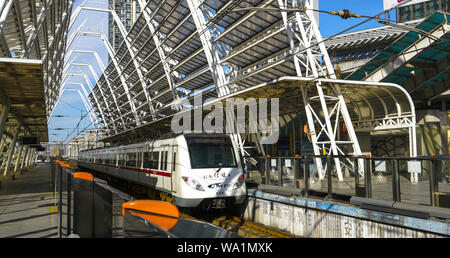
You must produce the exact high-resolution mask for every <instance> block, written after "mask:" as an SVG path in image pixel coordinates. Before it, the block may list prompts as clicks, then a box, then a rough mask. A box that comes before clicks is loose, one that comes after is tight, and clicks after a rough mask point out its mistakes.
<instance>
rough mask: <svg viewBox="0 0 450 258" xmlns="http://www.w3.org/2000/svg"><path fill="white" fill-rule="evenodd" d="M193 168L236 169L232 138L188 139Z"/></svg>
mask: <svg viewBox="0 0 450 258" xmlns="http://www.w3.org/2000/svg"><path fill="white" fill-rule="evenodd" d="M186 141H187V145H188V149H189V156H190V158H191V167H192V168H221V167H236V159H235V155H234V151H233V145H232V144H231V141H230V138H229V137H226V136H223V137H186Z"/></svg>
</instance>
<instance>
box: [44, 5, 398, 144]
mask: <svg viewBox="0 0 450 258" xmlns="http://www.w3.org/2000/svg"><path fill="white" fill-rule="evenodd" d="M84 1H85V0H75V1H74V6H73V12H75V10H76V9H77V6H79V5H80V4H81V3H83V2H84ZM107 2H108V1H107V0H95V1H94V0H89V1H88V2H87V4H86V6H89V7H95V8H103V9H105V8H106V3H107ZM319 9H320V10H325V11H334V10H336V11H339V10H342V9H348V10H350V11H351V12H353V13H357V14H360V15H364V16H373V15H376V14H379V13H380V12H382V11H383V1H382V0H367V1H361V0H345V1H340V0H320V2H319ZM319 19H320V31H321V33H322V36H323V37H329V36H332V35H334V34H336V33H339V32H341V31H342V30H344V29H347V28H349V27H351V26H353V25H355V24H357V23H360V22H361V21H363V20H364V18H360V19H355V18H350V19H347V20H344V19H341V18H340V17H338V16H332V15H328V14H324V13H320V16H319ZM392 19H393V18H392ZM82 23H83V30H85V31H97V32H103V33H104V34H106V35H107V33H108V32H107V24H108V15H106V14H105V13H98V12H92V11H82V12H81V13H80V15H79V17H78V19H77V20H76V22H75V23H74V26H73V27H72V29H71V31H69V35H68V38H70V36H71V34H72V33H73V31H74V30H75V29H76V28H77V27H78V26H79V25H80V24H82ZM378 26H380V24H378V23H377V22H376V21H370V22H367V23H365V24H364V25H362V26H359V27H357V28H356V29H355V30H362V29H367V28H373V27H378ZM353 31H354V30H353ZM74 48H76V49H80V50H91V49H94V50H96V51H97V52H98V53H99V55H100V58H101V59H102V60H103V63H104V64H105V65H107V64H108V62H107V60H108V59H107V52H106V48H105V46H104V44H103V43H102V41H101V39H100V38H93V37H86V36H77V37H76V39H75V40H74V41H73V43H72V44H71V47H70V48H69V49H74ZM66 61H68V62H69V63H70V62H73V63H89V64H91V65H92V67H93V69H94V70H95V72H96V73H97V75H98V76H99V77H100V76H101V69H100V67H99V65H98V62H97V61H96V60H95V58H94V56H93V55H92V54H81V53H74V54H72V56H71V58H70V59H69V60H66ZM70 72H71V73H75V74H77V73H85V74H86V75H87V76H88V77H89V80H90V82H91V84H92V85H95V79H94V78H93V76H92V73H91V71H90V70H89V69H88V67H80V66H73V67H72V68H71V69H70ZM67 81H68V82H69V83H75V84H70V85H69V84H68V85H66V87H65V88H66V89H68V90H66V91H64V92H63V95H62V96H61V99H60V101H59V103H57V105H56V107H55V111H54V112H53V114H54V115H58V116H63V117H55V116H53V117H51V118H50V120H49V126H48V128H49V137H50V142H54V141H63V140H65V139H67V140H66V141H65V142H68V141H69V140H70V139H72V138H73V137H75V136H78V137H80V136H81V135H82V134H78V133H79V132H80V131H81V129H83V128H93V127H92V125H90V124H91V123H92V122H91V120H90V119H89V117H88V116H85V118H84V119H82V120H81V122H80V118H81V117H82V116H84V115H86V108H85V106H84V104H83V101H82V100H81V97H80V95H79V93H78V92H77V91H76V90H80V91H81V90H82V89H81V87H80V85H78V84H79V83H83V84H84V85H85V87H86V90H87V91H88V92H90V90H89V87H88V85H87V82H85V81H83V80H82V79H81V78H80V77H76V76H75V77H72V78H69V79H68V80H67ZM78 123H79V130H75V131H74V128H75V127H76V125H77V124H78ZM55 129H58V130H55ZM71 132H74V133H73V134H71V135H69V134H70V133H71ZM68 135H69V136H68Z"/></svg>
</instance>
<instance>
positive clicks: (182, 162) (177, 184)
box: [78, 134, 247, 207]
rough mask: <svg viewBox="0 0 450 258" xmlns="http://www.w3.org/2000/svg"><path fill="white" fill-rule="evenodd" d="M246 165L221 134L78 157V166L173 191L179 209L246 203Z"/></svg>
mask: <svg viewBox="0 0 450 258" xmlns="http://www.w3.org/2000/svg"><path fill="white" fill-rule="evenodd" d="M241 162H242V160H241V158H240V156H239V155H238V152H237V149H236V147H235V146H234V145H233V144H232V143H231V140H230V138H229V136H227V135H219V134H186V135H180V136H177V137H175V138H171V139H162V140H156V141H152V142H146V143H140V144H132V145H125V146H119V147H110V148H103V149H97V150H89V151H83V152H80V153H79V156H78V164H79V167H83V168H87V169H91V170H94V171H98V172H101V173H105V174H108V175H110V176H113V177H118V178H121V179H123V180H126V181H131V182H133V183H137V184H140V185H143V186H147V187H151V188H154V189H157V190H159V191H163V192H166V193H169V194H171V195H172V197H173V198H174V201H175V204H176V205H177V206H180V207H197V206H198V205H199V204H200V203H202V201H203V204H204V203H205V201H206V202H207V203H211V202H213V201H217V200H226V202H227V205H234V204H240V203H242V202H243V201H244V199H245V196H246V193H247V190H246V186H245V183H244V182H245V180H244V172H243V166H242V163H241ZM204 200H205V201H204Z"/></svg>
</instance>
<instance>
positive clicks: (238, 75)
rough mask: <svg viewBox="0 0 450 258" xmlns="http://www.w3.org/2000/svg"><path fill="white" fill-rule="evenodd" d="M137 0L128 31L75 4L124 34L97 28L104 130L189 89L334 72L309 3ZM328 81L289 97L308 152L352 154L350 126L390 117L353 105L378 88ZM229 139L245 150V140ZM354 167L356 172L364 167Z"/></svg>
mask: <svg viewBox="0 0 450 258" xmlns="http://www.w3.org/2000/svg"><path fill="white" fill-rule="evenodd" d="M138 4H139V6H140V7H141V11H142V12H141V14H140V15H139V16H138V17H137V19H136V21H135V23H134V25H133V26H132V27H131V28H130V29H129V31H125V28H124V26H123V25H121V24H120V19H119V17H118V16H120V13H116V12H115V11H114V10H112V9H109V10H106V9H99V8H90V7H83V8H84V9H85V10H91V11H98V12H107V13H109V14H111V16H112V17H113V20H114V23H115V24H116V26H117V27H118V28H119V32H120V33H121V35H122V36H123V42H122V44H121V45H120V46H118V48H117V51H116V53H114V51H113V49H112V47H111V46H110V45H109V43H108V42H107V40H106V37H105V36H104V35H98V34H97V36H100V37H101V38H102V39H103V40H104V41H106V42H105V44H107V45H109V46H108V48H107V49H108V51H109V54H110V58H111V59H110V60H111V61H110V63H109V64H108V65H107V66H106V67H105V68H104V69H103V71H104V72H103V75H102V76H100V78H99V79H98V80H97V84H96V85H95V86H94V87H93V90H92V92H91V95H92V94H96V95H97V98H98V100H97V101H95V99H94V96H92V97H91V99H92V105H93V106H94V108H95V109H97V110H102V112H103V113H104V118H102V119H103V120H107V121H103V123H104V124H105V125H107V126H108V128H111V126H112V128H113V130H110V131H109V134H110V135H113V134H116V135H117V134H120V133H123V132H126V131H128V130H130V129H133V128H138V127H141V126H144V125H145V124H148V123H151V122H154V121H158V119H162V118H164V117H166V116H168V115H173V114H174V113H176V112H178V111H179V110H180V109H181V108H182V106H180V101H181V100H187V101H189V103H190V106H195V103H194V101H193V100H194V92H195V91H201V92H202V97H203V100H205V99H208V98H211V97H214V98H221V97H226V96H228V95H230V94H233V93H236V92H239V91H242V90H245V89H248V88H250V87H252V86H255V85H259V84H262V83H266V82H269V81H272V80H276V79H278V78H281V77H283V76H300V77H303V78H310V79H311V80H312V79H317V78H330V79H335V78H336V76H335V73H334V70H333V66H332V64H331V61H330V58H329V56H328V53H327V49H326V48H325V44H324V43H323V39H322V37H321V35H320V32H319V29H318V26H317V24H316V20H315V18H314V12H313V10H312V9H313V0H251V1H242V0H233V1H226V0H203V1H200V0H182V1H169V0H163V1H158V0H138ZM82 6H83V4H82ZM253 7H258V9H262V10H256V9H251V8H253ZM245 8H249V10H245ZM264 8H269V9H270V10H267V11H264V10H263V9H264ZM287 9H289V10H293V9H297V10H298V11H295V12H292V11H286V10H287ZM81 10H82V9H79V11H78V10H77V11H76V12H75V15H74V16H73V17H76V13H79V12H80V11H81ZM73 22H74V21H73V20H72V21H71V24H72V23H73ZM69 27H70V26H69ZM85 34H86V35H88V34H89V35H92V36H94V34H95V33H92V32H91V33H85ZM333 82H334V81H332V80H331V81H326V80H322V81H321V80H316V81H315V84H314V85H310V84H308V85H306V84H305V85H304V86H302V87H301V96H298V97H299V98H300V99H302V100H303V101H302V102H303V106H302V108H304V110H305V112H306V117H307V124H308V129H309V134H310V136H311V141H312V143H313V149H314V154H316V155H322V154H323V153H324V151H325V152H326V154H327V155H337V156H338V155H342V154H346V155H348V154H353V155H361V153H362V152H361V149H360V146H359V143H358V139H357V137H356V132H355V131H364V130H371V131H374V130H378V129H376V128H380V127H379V125H377V126H376V127H374V126H375V121H381V122H383V123H385V124H384V125H385V126H384V127H383V128H389V126H391V127H392V126H394V122H395V121H394V120H395V119H396V118H395V116H392V115H391V114H389V116H387V117H379V116H377V115H376V114H375V112H372V113H371V114H370V117H369V118H368V117H367V116H365V114H363V113H364V112H365V111H364V110H363V111H361V109H362V108H361V107H359V104H361V103H362V102H364V103H365V101H366V102H367V103H368V105H369V106H370V105H374V104H372V101H373V99H374V98H375V99H377V98H378V97H377V94H378V95H380V94H381V93H380V92H381V91H380V92H377V91H374V92H375V93H374V94H371V99H369V98H368V97H367V94H366V93H367V92H366V93H360V92H356V93H355V94H353V95H352V94H344V93H343V92H342V91H343V89H341V88H340V86H339V85H338V84H335V83H333ZM362 91H364V90H362ZM369 93H370V92H369ZM344 95H345V98H344ZM374 96H375V97H374ZM382 97H385V96H384V95H383V96H382ZM394 97H395V96H394ZM394 101H395V100H394ZM399 102H400V101H399ZM203 103H204V102H203ZM174 107H175V108H174ZM349 110H350V111H349ZM387 113H388V112H386V114H387ZM408 115H410V114H408ZM397 117H398V118H401V119H403V120H399V121H398V123H408V119H406V120H405V116H404V114H401V115H400V116H397ZM368 120H374V122H373V123H369V122H368ZM409 121H411V120H409ZM389 123H390V124H389ZM398 123H397V124H398ZM342 124H344V125H345V128H346V131H347V132H348V139H345V140H342V139H340V138H339V136H338V131H339V127H340V126H342ZM355 128H356V130H355ZM297 130H298V129H297ZM257 136H259V135H257ZM236 137H237V138H236V140H235V142H236V143H237V144H238V145H239V146H240V147H241V152H242V153H243V154H244V155H245V150H244V148H243V146H244V143H245V141H246V137H245V135H236ZM342 146H351V149H350V150H344V148H343V147H342ZM257 147H258V150H259V152H260V153H261V152H263V151H264V149H263V148H262V146H261V145H257ZM315 161H316V166H317V167H318V170H319V172H320V173H319V175H320V177H321V178H323V177H324V176H325V168H322V165H321V162H320V160H319V159H316V160H315ZM334 163H335V169H336V174H337V175H338V178H339V179H342V168H343V167H349V168H352V167H353V164H347V163H346V161H345V160H341V159H337V158H336V159H334ZM358 167H359V168H360V170H359V173H360V174H361V175H363V174H362V171H363V168H364V167H363V164H359V166H358Z"/></svg>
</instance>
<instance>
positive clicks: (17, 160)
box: [14, 145, 23, 173]
mask: <svg viewBox="0 0 450 258" xmlns="http://www.w3.org/2000/svg"><path fill="white" fill-rule="evenodd" d="M22 150H23V145H20V148H19V150H18V152H17V156H16V164H15V165H14V173H15V172H17V169H18V168H19V163H21V162H20V161H21V158H22Z"/></svg>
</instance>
